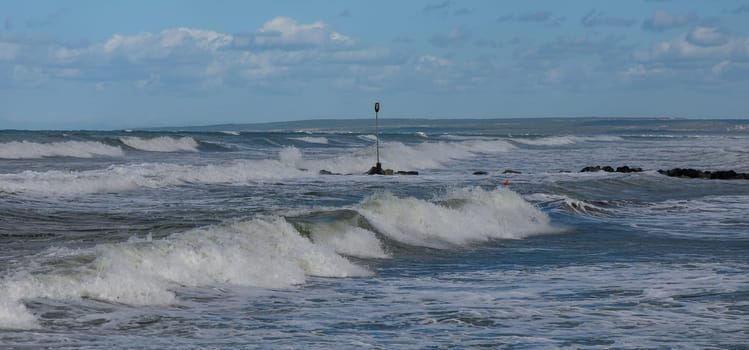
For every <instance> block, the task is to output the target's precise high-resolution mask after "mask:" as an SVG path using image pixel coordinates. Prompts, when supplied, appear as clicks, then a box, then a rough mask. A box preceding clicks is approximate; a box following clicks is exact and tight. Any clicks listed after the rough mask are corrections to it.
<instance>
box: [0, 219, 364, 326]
mask: <svg viewBox="0 0 749 350" xmlns="http://www.w3.org/2000/svg"><path fill="white" fill-rule="evenodd" d="M45 255H47V256H49V255H56V256H55V257H54V258H55V259H57V261H50V262H49V264H51V265H52V267H51V268H52V269H53V272H45V273H34V272H33V271H22V272H17V273H15V274H14V275H12V276H10V277H8V278H6V279H4V280H3V281H2V284H0V295H1V296H2V299H0V328H6V329H31V328H38V327H39V324H38V322H37V320H36V318H35V317H34V315H33V314H32V313H31V312H30V311H29V310H28V309H27V308H26V305H25V304H24V302H23V300H24V299H35V298H49V299H70V298H90V299H95V300H100V301H104V302H111V303H123V304H128V305H169V304H173V303H174V302H175V301H176V299H177V296H176V293H175V290H177V289H179V288H181V287H185V286H188V287H189V286H202V285H215V284H234V285H244V286H257V287H265V288H288V287H292V286H294V285H299V284H303V283H304V282H305V280H306V278H307V277H308V276H321V277H352V276H367V275H370V274H371V272H369V271H368V270H367V269H365V268H364V267H361V266H358V265H356V264H354V263H352V262H350V261H349V260H348V259H346V258H344V257H342V256H340V255H338V254H336V253H335V252H334V251H333V250H332V249H329V248H327V246H325V245H316V244H314V243H313V242H312V241H311V240H309V239H308V238H305V237H303V236H301V235H300V234H299V232H298V231H296V230H295V229H294V227H293V226H292V225H291V224H289V223H288V222H287V221H286V220H285V219H283V218H281V217H263V218H256V219H253V220H248V221H239V222H235V223H231V224H226V225H221V226H212V227H206V228H200V229H195V230H192V231H188V232H185V233H181V234H175V235H172V236H170V237H168V238H166V239H163V240H150V239H147V240H133V241H130V242H122V243H116V244H107V245H99V246H97V247H95V248H92V249H90V250H87V251H77V250H76V251H67V252H62V254H61V253H60V252H59V251H53V252H47V254H45ZM86 257H88V260H90V263H84V264H82V265H81V264H80V261H86V260H87V259H86ZM76 262H78V263H77V264H76ZM71 264H74V266H75V267H74V268H69V267H65V268H61V267H58V266H65V265H71ZM49 268H50V267H47V269H49Z"/></svg>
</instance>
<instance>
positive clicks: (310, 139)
mask: <svg viewBox="0 0 749 350" xmlns="http://www.w3.org/2000/svg"><path fill="white" fill-rule="evenodd" d="M290 139H291V140H297V141H302V142H307V143H315V144H321V145H327V144H328V143H329V141H328V139H327V138H325V137H313V136H305V137H291V138H290Z"/></svg>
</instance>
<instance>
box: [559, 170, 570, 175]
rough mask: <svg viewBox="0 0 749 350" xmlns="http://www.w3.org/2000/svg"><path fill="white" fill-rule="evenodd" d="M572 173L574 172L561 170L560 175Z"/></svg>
mask: <svg viewBox="0 0 749 350" xmlns="http://www.w3.org/2000/svg"><path fill="white" fill-rule="evenodd" d="M571 172H572V171H570V170H559V173H560V174H568V173H571Z"/></svg>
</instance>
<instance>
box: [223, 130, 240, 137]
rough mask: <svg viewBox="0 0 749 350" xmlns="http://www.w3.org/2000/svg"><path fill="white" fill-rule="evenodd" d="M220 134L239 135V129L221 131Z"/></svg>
mask: <svg viewBox="0 0 749 350" xmlns="http://www.w3.org/2000/svg"><path fill="white" fill-rule="evenodd" d="M221 133H222V134H226V135H233V136H239V131H221Z"/></svg>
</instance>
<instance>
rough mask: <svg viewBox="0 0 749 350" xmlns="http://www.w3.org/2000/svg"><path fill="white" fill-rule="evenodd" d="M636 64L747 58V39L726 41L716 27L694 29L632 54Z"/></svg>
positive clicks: (725, 36) (739, 38)
mask: <svg viewBox="0 0 749 350" xmlns="http://www.w3.org/2000/svg"><path fill="white" fill-rule="evenodd" d="M634 58H635V60H637V61H639V62H667V63H668V62H674V61H682V62H683V61H700V60H706V61H721V60H725V59H728V60H747V59H749V37H733V38H729V37H728V36H727V35H726V34H725V33H722V32H720V31H719V30H717V29H715V28H710V27H697V28H695V29H694V30H692V31H691V32H689V33H686V34H682V35H680V36H678V37H677V38H675V39H673V40H670V41H664V42H661V43H658V44H656V45H655V46H653V47H652V48H650V49H648V50H640V51H637V52H635V54H634Z"/></svg>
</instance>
